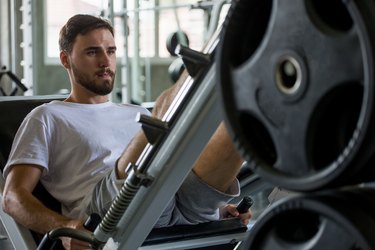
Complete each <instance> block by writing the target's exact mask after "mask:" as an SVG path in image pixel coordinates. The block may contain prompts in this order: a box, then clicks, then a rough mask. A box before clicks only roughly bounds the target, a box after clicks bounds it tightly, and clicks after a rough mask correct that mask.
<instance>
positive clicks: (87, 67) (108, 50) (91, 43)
mask: <svg viewBox="0 0 375 250" xmlns="http://www.w3.org/2000/svg"><path fill="white" fill-rule="evenodd" d="M69 59H70V68H71V78H72V81H73V83H74V84H79V85H81V86H82V87H84V88H85V89H86V90H89V91H91V92H93V93H94V94H97V95H101V96H104V95H107V94H109V93H110V92H111V91H112V89H113V84H114V79H115V72H116V46H115V41H114V38H113V36H112V34H111V32H110V31H109V30H107V29H96V30H93V31H90V32H89V33H87V34H85V35H78V36H77V37H76V39H75V42H74V45H73V49H72V52H71V53H70V55H69Z"/></svg>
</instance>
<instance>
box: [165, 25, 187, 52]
mask: <svg viewBox="0 0 375 250" xmlns="http://www.w3.org/2000/svg"><path fill="white" fill-rule="evenodd" d="M179 44H181V45H184V46H189V37H188V36H187V34H186V33H185V32H183V31H175V32H172V33H170V34H169V36H168V37H167V43H166V46H167V50H168V52H169V54H171V56H177V54H176V51H175V50H176V47H177V45H179Z"/></svg>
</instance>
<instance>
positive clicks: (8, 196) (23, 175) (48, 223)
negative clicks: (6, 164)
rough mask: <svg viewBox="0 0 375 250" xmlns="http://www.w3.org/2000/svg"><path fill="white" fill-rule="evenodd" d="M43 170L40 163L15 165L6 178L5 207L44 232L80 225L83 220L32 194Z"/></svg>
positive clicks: (14, 215) (24, 221) (21, 220)
mask: <svg viewBox="0 0 375 250" xmlns="http://www.w3.org/2000/svg"><path fill="white" fill-rule="evenodd" d="M41 174H42V168H41V167H40V166H37V165H15V166H13V167H12V168H11V169H10V171H9V174H8V176H7V178H6V181H5V187H4V193H3V204H2V206H3V209H4V211H5V212H6V213H8V214H9V215H10V216H12V217H13V218H14V220H16V221H17V222H18V223H20V224H22V225H24V226H25V227H27V228H29V229H32V230H33V231H35V232H38V233H41V234H45V233H47V232H49V231H50V230H52V229H55V228H59V227H71V228H78V227H80V226H81V225H82V223H83V222H82V221H81V220H72V219H69V218H66V217H64V216H62V215H61V214H59V213H56V212H54V211H52V210H50V209H48V208H47V207H45V206H44V205H43V204H42V203H41V202H40V201H39V200H38V199H37V198H36V197H35V196H34V195H33V194H32V191H33V190H34V188H35V186H36V184H37V183H38V181H39V179H40V176H41Z"/></svg>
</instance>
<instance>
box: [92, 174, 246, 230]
mask: <svg viewBox="0 0 375 250" xmlns="http://www.w3.org/2000/svg"><path fill="white" fill-rule="evenodd" d="M122 184H123V180H118V179H117V178H116V174H115V172H114V171H110V172H109V173H108V174H107V175H106V176H105V178H103V179H102V180H101V181H100V182H99V183H98V184H97V185H96V187H95V189H94V192H93V196H92V199H91V203H90V204H89V207H88V209H87V214H91V213H98V214H100V215H101V216H102V217H104V215H105V213H106V212H107V210H108V209H109V207H110V206H111V204H112V201H113V200H114V199H115V198H116V195H117V193H118V190H119V189H120V188H121V185H122ZM239 194H240V188H239V183H238V180H236V181H235V182H233V184H232V185H231V187H230V188H229V189H228V190H227V192H226V193H223V192H220V191H218V190H216V189H214V188H212V187H211V186H209V185H207V184H206V183H205V182H203V181H202V180H201V179H200V178H199V177H198V176H197V175H195V173H194V172H190V173H189V174H188V176H187V177H186V179H185V180H184V182H183V183H182V185H181V187H180V189H179V190H178V191H177V193H176V194H175V196H174V197H173V198H172V200H171V201H170V202H169V203H168V205H167V207H166V209H165V210H164V212H163V213H162V215H161V216H160V218H159V220H158V221H157V223H156V225H155V227H166V226H172V225H177V224H179V225H181V224H197V223H201V222H207V221H214V220H219V219H220V213H219V209H218V208H219V207H221V206H223V205H225V204H227V203H228V202H229V201H230V200H231V199H233V198H234V197H237V196H239Z"/></svg>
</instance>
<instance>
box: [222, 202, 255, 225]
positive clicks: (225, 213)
mask: <svg viewBox="0 0 375 250" xmlns="http://www.w3.org/2000/svg"><path fill="white" fill-rule="evenodd" d="M236 207H237V206H236V205H234V204H227V205H225V206H224V207H221V208H220V217H221V218H230V217H238V218H239V219H240V220H241V222H242V223H243V224H245V225H247V224H248V223H249V221H250V219H251V217H252V213H251V210H250V209H249V210H248V211H247V212H245V213H242V214H240V213H239V212H238V211H237V209H236Z"/></svg>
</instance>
